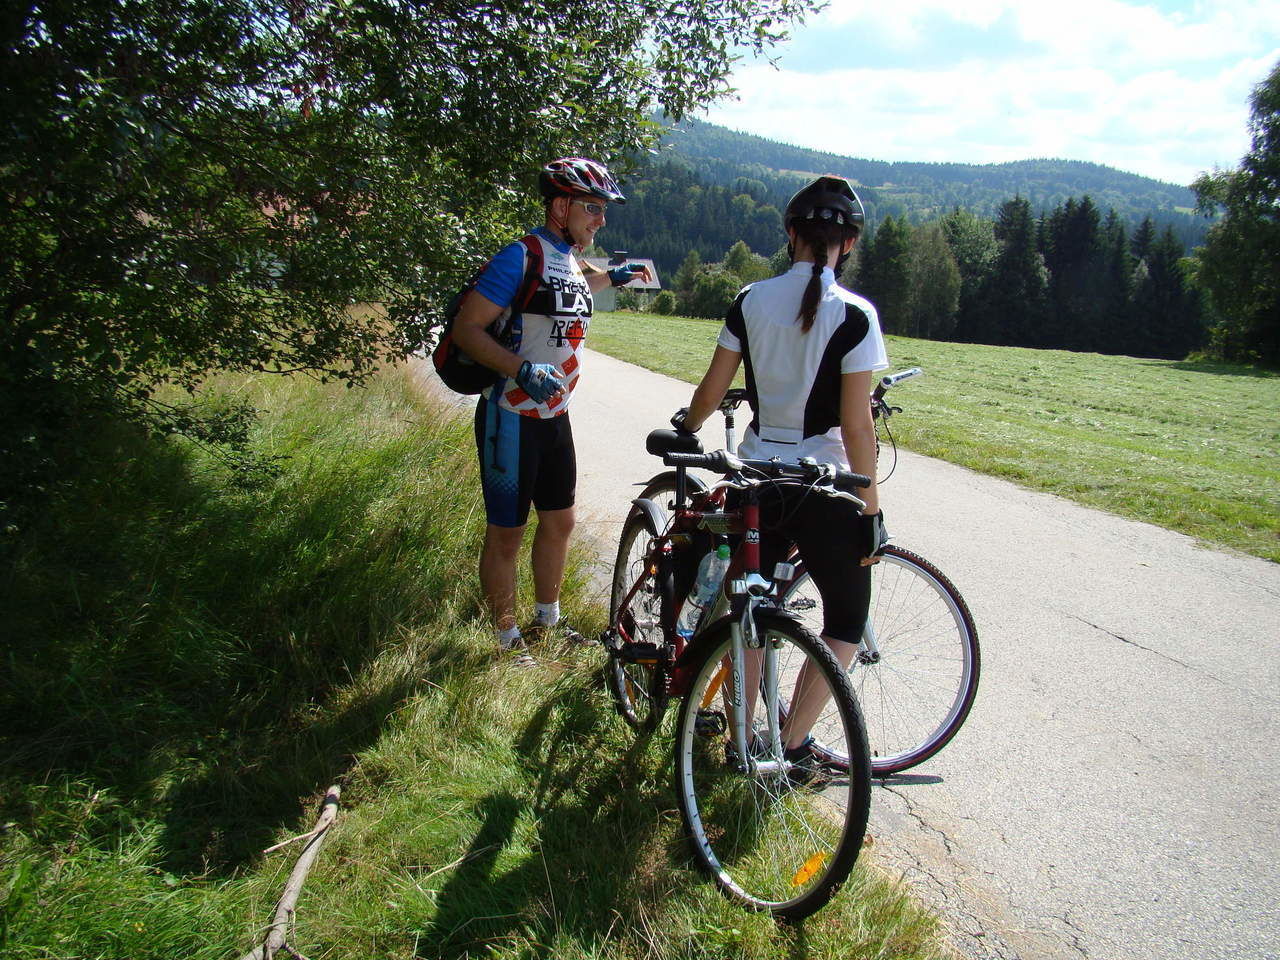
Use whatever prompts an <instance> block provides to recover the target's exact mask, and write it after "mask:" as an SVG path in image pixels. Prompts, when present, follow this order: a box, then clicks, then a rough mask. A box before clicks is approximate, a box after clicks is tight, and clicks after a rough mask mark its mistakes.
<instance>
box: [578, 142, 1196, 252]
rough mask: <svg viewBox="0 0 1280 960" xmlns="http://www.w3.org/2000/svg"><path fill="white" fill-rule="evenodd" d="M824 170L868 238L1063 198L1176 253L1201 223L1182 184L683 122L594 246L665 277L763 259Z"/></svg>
mask: <svg viewBox="0 0 1280 960" xmlns="http://www.w3.org/2000/svg"><path fill="white" fill-rule="evenodd" d="M823 173H834V174H838V175H840V176H844V177H847V178H848V179H850V180H851V181H853V182H854V184H855V185H856V187H857V190H858V195H859V197H861V198H862V203H863V206H864V207H865V208H866V213H867V222H868V227H869V230H870V231H872V232H874V230H875V229H876V227H877V226H878V225H879V223H880V222H881V221H883V220H884V219H885V218H886V217H888V216H892V217H894V218H895V219H905V220H907V221H908V222H910V223H913V224H921V223H927V222H930V221H933V220H937V219H939V218H941V217H943V216H945V215H946V214H948V213H950V212H951V211H952V210H954V209H956V208H959V209H962V210H968V211H970V212H972V213H974V214H976V215H977V216H980V217H985V218H987V219H990V220H994V219H996V216H997V214H998V212H999V210H1000V207H1001V206H1002V205H1003V204H1004V203H1006V202H1007V201H1009V200H1012V199H1014V198H1015V197H1021V198H1023V199H1025V200H1026V201H1027V202H1028V203H1029V204H1030V207H1031V211H1032V216H1033V217H1035V216H1044V217H1048V216H1049V215H1050V214H1052V213H1053V211H1054V210H1055V209H1056V208H1057V207H1059V206H1061V205H1063V204H1065V203H1066V201H1067V200H1068V199H1070V198H1075V199H1076V200H1077V201H1079V200H1081V199H1082V198H1083V197H1085V196H1088V197H1090V198H1091V199H1092V201H1093V204H1094V206H1095V207H1097V208H1098V209H1099V211H1100V213H1101V215H1102V216H1103V217H1104V218H1105V217H1106V216H1107V214H1108V212H1109V211H1111V210H1114V211H1115V213H1116V215H1117V216H1118V217H1119V218H1120V219H1121V221H1122V222H1123V223H1124V224H1125V225H1126V227H1127V230H1128V233H1129V234H1130V235H1132V234H1133V233H1135V232H1136V231H1137V230H1138V228H1139V226H1140V224H1141V223H1142V222H1143V220H1145V219H1147V218H1150V220H1151V221H1152V225H1153V226H1154V227H1155V231H1156V234H1157V235H1160V234H1162V233H1163V232H1164V229H1165V228H1166V227H1168V228H1170V229H1171V230H1172V231H1173V233H1174V236H1175V238H1176V239H1177V240H1178V241H1179V242H1180V243H1181V244H1182V246H1183V249H1184V250H1190V249H1192V248H1194V247H1196V246H1199V245H1200V244H1202V243H1203V242H1204V238H1205V234H1206V232H1207V231H1208V226H1209V222H1208V221H1207V220H1206V219H1205V218H1203V217H1201V216H1197V215H1196V214H1195V213H1194V205H1195V196H1194V194H1193V193H1192V192H1191V190H1189V189H1188V188H1187V187H1181V186H1177V185H1175V184H1169V183H1161V182H1160V181H1158V180H1153V179H1151V178H1149V177H1143V176H1140V175H1138V174H1134V173H1125V172H1123V171H1120V170H1113V169H1112V168H1110V167H1104V166H1101V165H1099V164H1095V163H1086V162H1083V161H1078V160H1020V161H1016V162H1012V163H998V164H986V165H979V164H964V163H916V162H909V163H906V162H900V163H890V162H887V161H881V160H862V159H858V158H855V157H845V156H840V155H839V154H834V153H826V152H823V151H821V150H811V149H808V148H806V147H796V146H792V145H790V144H785V143H777V142H775V141H773V140H768V139H766V138H764V137H760V136H756V135H754V134H747V133H738V132H735V131H733V130H729V129H727V128H725V127H720V126H716V125H715V124H712V123H707V122H705V121H701V120H684V121H682V122H680V123H679V124H675V125H668V126H667V128H666V130H665V131H664V133H663V136H662V138H661V142H660V147H659V149H658V150H657V151H656V152H654V153H650V154H644V155H641V156H639V157H636V158H635V160H634V167H633V169H632V170H631V171H629V172H628V175H627V176H626V177H624V187H625V190H626V193H627V197H628V199H629V202H628V204H627V206H626V207H623V208H619V209H618V210H617V212H616V213H610V216H609V226H608V230H607V233H606V235H605V239H604V240H603V242H604V243H607V244H608V248H609V249H610V250H630V251H631V252H632V253H634V254H636V255H637V256H644V257H649V258H652V259H653V260H654V261H655V262H656V263H657V265H658V268H659V271H660V273H661V274H662V275H664V276H665V275H669V274H671V273H673V272H674V271H675V269H676V267H677V266H678V265H679V264H680V263H682V262H683V261H684V259H685V257H686V256H687V255H688V254H689V253H690V252H696V253H697V254H698V256H699V258H700V259H701V260H702V262H704V263H712V262H716V261H719V260H720V259H722V258H723V257H724V255H725V252H726V251H727V250H728V249H729V247H731V246H732V245H733V244H734V243H736V242H738V241H739V240H741V241H743V242H745V243H746V244H747V246H748V247H749V248H750V249H751V250H752V251H753V252H755V253H757V254H761V255H763V256H766V257H767V256H769V255H771V254H772V253H774V252H775V251H777V250H778V248H779V247H781V246H783V245H784V244H785V242H786V238H785V237H784V235H783V232H782V214H781V211H782V210H783V209H784V208H785V207H786V204H787V200H788V199H789V198H790V197H791V195H792V194H793V193H794V192H795V191H796V190H797V189H798V188H799V187H800V186H801V184H803V183H805V182H806V181H808V180H810V179H812V178H813V177H814V176H817V175H819V174H823Z"/></svg>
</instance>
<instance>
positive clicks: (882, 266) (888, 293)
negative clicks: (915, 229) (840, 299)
mask: <svg viewBox="0 0 1280 960" xmlns="http://www.w3.org/2000/svg"><path fill="white" fill-rule="evenodd" d="M862 242H863V243H865V241H862ZM857 282H858V291H859V292H860V293H862V294H863V295H864V296H865V297H866V298H867V299H868V300H870V301H871V302H872V303H874V304H875V305H876V310H877V311H878V312H879V314H880V325H881V327H882V329H883V330H884V331H885V332H886V333H907V332H908V325H909V318H910V315H911V228H910V227H909V226H908V225H907V222H906V221H905V220H897V219H894V218H893V217H891V216H889V217H885V218H884V219H883V220H882V221H880V224H879V226H877V227H876V231H875V233H874V234H872V236H871V238H870V242H869V243H866V245H865V247H864V248H863V251H862V262H861V265H860V266H859V268H858V281H857Z"/></svg>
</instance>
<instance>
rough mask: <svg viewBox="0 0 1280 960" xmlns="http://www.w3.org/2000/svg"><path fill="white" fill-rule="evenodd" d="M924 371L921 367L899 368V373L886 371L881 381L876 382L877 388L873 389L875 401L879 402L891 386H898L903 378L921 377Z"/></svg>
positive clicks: (872, 397)
mask: <svg viewBox="0 0 1280 960" xmlns="http://www.w3.org/2000/svg"><path fill="white" fill-rule="evenodd" d="M923 374H924V371H923V370H921V369H920V368H919V367H910V368H908V369H906V370H899V371H898V372H897V373H886V374H885V375H884V376H883V377H881V378H880V382H879V383H877V384H876V388H875V389H874V390H872V391H871V399H872V401H873V402H879V401H880V400H881V399H882V398H883V397H884V394H885V391H886V390H888V389H889V388H890V387H896V386H897V385H898V384H900V383H901V382H902V381H903V380H910V379H911V378H912V377H919V376H922V375H923Z"/></svg>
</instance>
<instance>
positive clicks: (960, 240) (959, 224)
mask: <svg viewBox="0 0 1280 960" xmlns="http://www.w3.org/2000/svg"><path fill="white" fill-rule="evenodd" d="M941 225H942V233H943V236H945V237H946V238H947V245H948V246H949V247H950V248H951V253H952V255H953V256H954V257H955V260H956V266H957V267H959V269H960V295H959V299H958V303H957V305H956V320H955V325H954V327H955V329H959V330H963V329H966V328H968V327H969V326H971V325H972V324H973V323H974V322H976V319H977V318H976V317H974V311H975V310H976V309H977V307H978V304H977V298H978V293H979V291H981V290H982V288H983V287H984V285H985V284H986V282H987V279H988V278H989V277H990V276H991V271H992V268H993V266H994V264H995V260H996V253H997V251H998V245H997V244H996V237H995V225H994V224H993V223H992V221H990V220H988V219H986V218H985V217H979V216H977V215H975V214H973V213H972V212H970V211H968V210H961V209H959V208H958V207H957V208H956V209H954V210H952V211H951V213H949V214H947V215H946V216H945V217H943V218H942V220H941ZM953 334H954V329H953Z"/></svg>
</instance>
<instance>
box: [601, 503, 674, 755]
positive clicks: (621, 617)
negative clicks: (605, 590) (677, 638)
mask: <svg viewBox="0 0 1280 960" xmlns="http://www.w3.org/2000/svg"><path fill="white" fill-rule="evenodd" d="M658 534H659V531H658V530H657V529H656V528H655V527H654V524H653V521H652V520H651V519H650V517H649V515H648V514H647V513H645V512H644V511H643V510H633V511H632V512H631V515H630V516H629V517H627V522H626V523H625V524H623V527H622V536H621V538H620V539H619V541H618V557H617V560H616V562H615V563H614V567H613V587H612V590H611V591H610V599H609V622H610V623H611V624H615V625H620V626H621V627H622V628H623V629H624V630H625V631H626V632H627V635H628V636H629V637H630V638H631V640H632V641H633V642H635V643H644V644H649V645H651V646H653V647H660V646H662V645H663V644H664V642H665V641H664V637H663V633H662V603H663V597H662V594H663V589H662V584H661V582H660V580H659V578H658V576H657V574H656V572H655V571H653V570H651V569H650V568H649V548H650V544H651V543H652V542H653V540H654V538H655V537H657V536H658ZM608 655H609V663H608V666H607V667H606V678H607V680H608V683H609V692H610V693H611V694H612V695H613V702H614V705H615V706H616V707H617V709H618V713H619V714H620V715H621V716H622V718H623V719H624V720H626V721H627V723H629V724H630V725H631V726H632V727H634V728H635V729H637V730H640V731H647V730H652V729H653V728H654V727H655V726H657V724H658V721H659V720H660V719H661V718H662V714H663V712H664V711H665V710H666V707H667V670H666V664H665V661H663V660H662V659H661V658H659V657H656V656H655V657H653V658H645V659H643V660H636V659H633V658H632V657H631V656H630V655H628V654H627V653H626V652H625V651H623V650H621V649H619V648H618V647H617V646H612V647H610V648H609V649H608Z"/></svg>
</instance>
